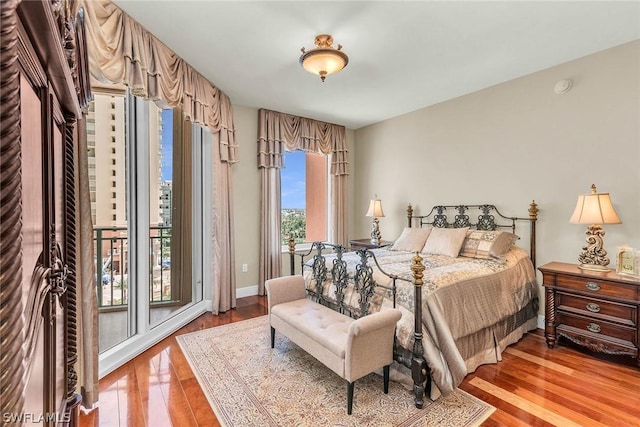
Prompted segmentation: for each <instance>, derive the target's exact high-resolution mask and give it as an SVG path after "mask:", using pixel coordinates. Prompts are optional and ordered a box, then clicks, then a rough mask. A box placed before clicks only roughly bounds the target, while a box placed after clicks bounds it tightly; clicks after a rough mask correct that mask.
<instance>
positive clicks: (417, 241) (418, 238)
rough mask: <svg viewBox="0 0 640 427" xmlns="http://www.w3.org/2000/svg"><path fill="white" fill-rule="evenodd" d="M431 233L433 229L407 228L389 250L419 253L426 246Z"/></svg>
mask: <svg viewBox="0 0 640 427" xmlns="http://www.w3.org/2000/svg"><path fill="white" fill-rule="evenodd" d="M429 233H431V227H425V228H411V227H405V228H404V230H402V234H400V237H398V238H397V239H396V241H395V242H394V243H393V246H391V247H390V248H389V250H390V251H407V252H419V251H420V250H421V249H422V247H423V246H424V242H426V241H427V237H429Z"/></svg>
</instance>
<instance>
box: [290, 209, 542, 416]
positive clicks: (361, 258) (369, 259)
mask: <svg viewBox="0 0 640 427" xmlns="http://www.w3.org/2000/svg"><path fill="white" fill-rule="evenodd" d="M537 213H538V209H537V205H536V204H535V201H534V202H532V203H531V204H530V206H529V216H528V217H524V218H520V217H508V216H505V215H503V214H502V213H500V212H499V211H498V209H497V208H496V207H495V205H488V204H486V205H438V206H434V207H433V208H432V209H431V211H430V212H429V213H428V214H426V215H414V212H413V208H412V207H411V205H409V207H408V209H407V227H405V228H404V230H403V231H402V234H401V235H400V236H399V237H398V239H396V240H395V242H394V244H393V245H392V246H389V247H386V248H379V249H373V250H369V249H362V250H350V249H349V248H346V247H342V246H339V245H333V244H329V243H322V242H315V243H313V245H312V247H311V249H310V250H309V251H304V252H302V251H296V250H295V245H294V244H293V243H292V242H290V245H289V248H290V257H291V266H292V274H295V272H294V266H295V265H296V263H297V262H296V257H299V258H300V259H299V263H300V265H301V274H302V275H303V276H304V278H305V286H306V288H307V292H308V295H309V297H310V298H313V299H314V300H316V301H318V302H321V303H323V304H326V305H328V306H331V307H332V308H334V309H336V310H338V311H340V312H343V313H346V314H349V315H351V316H353V317H356V318H357V317H361V316H365V315H367V314H369V313H372V312H376V311H380V310H384V309H386V308H391V307H397V308H399V309H400V310H401V312H402V318H401V319H400V321H399V322H398V325H397V328H396V340H395V346H394V347H395V348H394V359H395V360H396V362H397V363H394V366H393V367H392V368H393V369H394V370H395V371H396V378H395V379H397V380H400V381H402V382H405V383H407V382H408V383H409V385H410V386H411V387H412V388H413V391H414V394H415V398H414V403H415V405H416V406H417V407H419V408H420V407H422V406H423V403H424V395H425V394H426V395H427V396H428V397H429V398H430V399H432V400H433V399H436V398H437V397H438V396H439V395H440V394H444V395H446V394H448V393H451V392H452V391H453V390H455V389H456V388H457V387H458V385H459V384H460V383H461V382H462V380H463V379H464V377H465V376H466V375H467V374H468V373H469V372H473V371H474V370H475V369H476V368H477V367H478V366H480V365H482V364H485V363H497V362H499V361H500V360H501V354H502V351H503V350H504V349H505V348H506V347H507V346H508V345H510V344H512V343H514V342H516V341H518V340H519V339H520V338H521V337H522V336H523V335H524V334H525V333H526V332H527V331H530V330H533V329H535V328H536V327H537V313H538V290H537V288H538V285H537V283H536V274H535V224H536V220H537ZM523 224H528V225H529V228H528V230H527V229H526V228H524V230H525V231H522V229H523V227H519V228H518V230H516V227H517V226H520V225H523ZM516 231H517V232H518V233H520V234H527V235H528V237H529V248H528V251H526V250H524V249H522V248H520V247H519V246H518V245H517V244H515V243H516V240H517V239H518V235H517V233H516ZM403 379H404V381H403ZM407 379H409V380H408V381H407Z"/></svg>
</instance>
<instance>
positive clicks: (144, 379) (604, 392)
mask: <svg viewBox="0 0 640 427" xmlns="http://www.w3.org/2000/svg"><path fill="white" fill-rule="evenodd" d="M237 304H238V307H237V308H236V309H234V310H230V311H229V312H227V313H223V314H221V315H219V316H213V315H212V314H210V313H207V314H204V315H202V316H200V317H199V318H197V319H196V320H194V321H193V322H191V323H190V324H188V325H187V326H185V327H184V328H182V329H180V330H179V331H177V332H176V333H175V334H173V335H172V336H170V337H168V338H166V339H164V340H163V341H161V342H160V343H158V344H157V345H155V346H154V347H152V348H150V349H149V350H147V351H146V352H144V353H143V354H141V355H140V356H138V357H136V358H135V359H134V360H133V361H131V362H129V363H127V364H126V365H124V366H122V367H120V368H119V369H117V370H116V371H114V372H112V373H111V374H109V375H107V376H106V377H104V378H103V379H102V380H101V381H100V402H99V408H97V409H95V410H94V411H92V412H91V413H89V414H81V417H80V426H81V427H88V426H133V427H135V426H153V427H156V426H179V427H183V426H189V427H190V426H219V425H220V424H219V423H218V421H217V420H216V417H215V415H214V413H213V411H212V410H211V408H210V406H209V404H208V402H207V400H206V398H205V396H204V394H203V393H202V390H201V389H200V386H199V385H198V382H197V381H196V379H195V378H194V376H193V373H192V372H191V369H190V367H189V365H188V364H187V361H186V360H185V358H184V356H183V355H182V352H181V350H180V348H179V346H178V343H177V342H176V339H175V336H176V335H180V334H183V333H187V332H192V331H196V330H200V329H205V328H210V327H215V326H219V325H223V324H227V323H231V322H237V321H240V320H244V319H248V318H251V317H255V316H260V315H263V314H266V313H267V308H266V298H265V297H257V296H254V297H247V298H240V299H238V302H237ZM460 388H461V389H463V390H465V391H467V392H468V393H470V394H472V395H474V396H476V397H478V398H480V399H482V400H484V401H485V402H487V403H490V404H491V405H493V406H495V407H496V411H495V412H494V413H493V414H492V415H491V417H490V418H489V419H488V420H487V421H485V422H484V424H483V426H552V425H555V426H562V427H565V426H612V427H613V426H615V427H618V426H640V368H638V367H637V366H635V365H634V364H633V362H632V361H631V359H624V358H621V359H619V360H618V363H616V362H614V361H611V360H605V359H603V358H601V357H595V356H591V355H588V354H585V353H583V352H579V351H577V350H576V349H574V348H571V347H569V346H565V345H561V346H557V347H556V348H555V349H549V348H547V346H546V344H545V342H544V337H543V336H542V333H541V331H538V332H536V333H530V334H527V335H526V336H525V337H524V338H523V339H522V340H520V341H519V342H518V343H516V344H514V345H512V346H510V347H509V348H508V349H507V350H506V352H505V353H504V354H503V361H502V362H500V363H497V364H493V365H484V366H481V367H479V368H478V369H477V370H476V372H474V373H472V374H469V375H468V376H467V378H465V380H464V382H463V383H462V385H461V386H460Z"/></svg>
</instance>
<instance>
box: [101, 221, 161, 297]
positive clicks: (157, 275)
mask: <svg viewBox="0 0 640 427" xmlns="http://www.w3.org/2000/svg"><path fill="white" fill-rule="evenodd" d="M93 242H94V251H95V254H96V263H95V264H96V286H97V297H98V308H99V309H100V308H108V307H113V308H124V307H126V306H127V305H128V304H129V277H128V273H129V265H128V255H129V254H128V243H129V237H128V231H127V228H126V227H94V235H93ZM173 294H174V292H173V289H172V286H171V227H164V226H153V227H150V228H149V302H150V303H152V304H154V303H156V304H157V303H165V302H171V301H173Z"/></svg>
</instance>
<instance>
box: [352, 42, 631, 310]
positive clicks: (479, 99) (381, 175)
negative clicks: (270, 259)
mask: <svg viewBox="0 0 640 427" xmlns="http://www.w3.org/2000/svg"><path fill="white" fill-rule="evenodd" d="M562 79H571V80H572V81H573V88H572V89H571V90H570V91H569V92H568V93H565V94H563V95H556V94H555V93H554V90H553V88H554V85H555V83H556V82H557V81H559V80H562ZM415 96H417V97H419V96H420V94H419V93H416V94H415ZM389 102H390V101H389ZM355 137H356V139H355V149H356V151H357V156H356V157H355V167H354V169H353V172H354V173H353V175H354V176H355V200H354V207H355V213H356V215H355V223H354V227H353V228H352V230H355V234H357V236H358V237H366V236H367V235H368V233H369V227H370V221H369V219H368V218H366V217H364V213H365V212H366V209H367V204H368V201H369V198H370V197H371V196H372V195H373V194H374V193H377V194H378V195H379V197H380V198H381V199H382V202H383V207H384V211H385V214H386V217H385V218H381V219H380V228H381V231H382V236H383V238H385V239H389V240H392V239H394V238H395V237H397V236H398V235H399V234H400V232H401V231H402V227H403V226H404V225H405V223H406V221H405V218H406V213H405V210H406V206H407V203H409V202H410V203H412V204H413V205H414V206H415V207H416V208H417V212H418V213H421V212H422V213H426V212H425V209H428V208H430V207H431V206H432V205H434V204H455V203H469V204H475V203H494V204H496V205H497V206H498V208H499V209H500V210H501V211H502V212H503V213H505V214H508V215H517V216H526V215H527V207H528V205H529V203H530V202H531V200H532V199H535V200H536V202H537V203H538V206H539V209H540V214H539V221H538V240H537V243H538V250H537V256H538V265H542V264H544V263H546V262H549V261H565V262H576V261H577V256H578V253H579V252H580V251H581V247H582V245H583V243H584V238H585V235H584V233H585V230H586V226H583V225H576V224H570V223H569V217H570V216H571V213H572V212H573V209H574V207H575V203H576V200H577V196H578V194H581V193H587V192H589V188H590V186H591V184H592V183H595V184H596V185H597V186H598V189H599V190H600V191H602V192H609V193H610V194H611V198H612V201H613V204H614V207H615V209H616V211H617V213H618V215H619V216H620V218H621V220H622V224H621V225H608V226H604V229H605V231H606V235H605V238H604V240H605V248H606V249H607V250H608V252H609V254H610V257H611V259H612V263H611V266H612V267H614V268H615V261H614V260H613V259H614V257H615V250H616V246H618V245H621V244H624V243H628V244H631V245H633V246H634V247H640V41H636V42H633V43H629V44H625V45H622V46H619V47H617V48H614V49H609V50H607V51H603V52H600V53H597V54H594V55H590V56H587V57H584V58H581V59H578V60H575V61H571V62H568V63H565V64H562V65H559V66H556V67H553V68H551V69H548V70H544V71H541V72H538V73H535V74H531V75H528V76H525V77H522V78H519V79H516V80H513V81H510V82H507V83H504V84H500V85H497V86H494V87H490V88H487V89H485V90H482V91H479V92H476V93H473V94H470V95H466V96H463V97H460V98H456V99H453V100H450V101H447V102H444V103H441V104H438V105H435V106H431V107H428V108H424V109H421V110H418V111H415V112H412V113H409V114H405V115H402V116H399V117H396V118H393V119H389V120H386V121H383V122H379V123H376V124H374V125H371V126H368V127H365V128H362V129H359V130H357V131H356V132H355ZM360 213H361V215H360ZM541 295H542V293H541ZM542 306H543V305H542Z"/></svg>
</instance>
